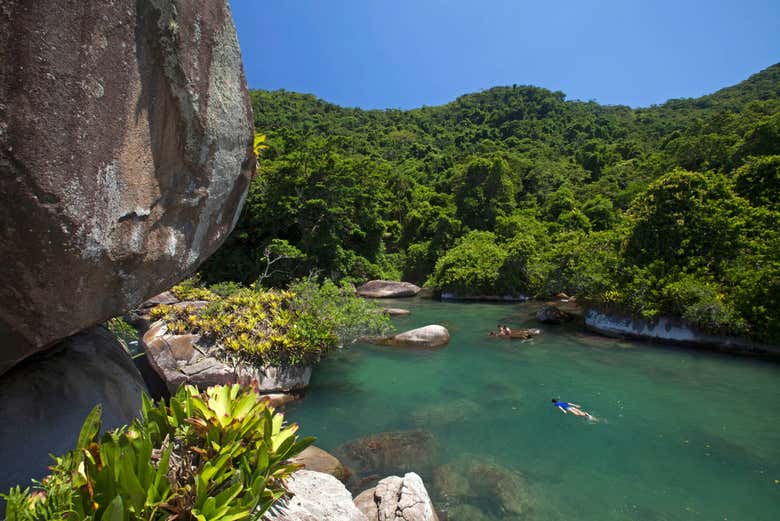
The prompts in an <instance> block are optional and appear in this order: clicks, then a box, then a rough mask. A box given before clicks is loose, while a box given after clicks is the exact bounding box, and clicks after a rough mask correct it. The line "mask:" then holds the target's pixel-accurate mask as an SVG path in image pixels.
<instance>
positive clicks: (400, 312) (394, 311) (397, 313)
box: [382, 308, 412, 317]
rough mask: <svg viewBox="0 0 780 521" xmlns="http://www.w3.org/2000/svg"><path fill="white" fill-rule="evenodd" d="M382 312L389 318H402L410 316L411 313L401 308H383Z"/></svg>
mask: <svg viewBox="0 0 780 521" xmlns="http://www.w3.org/2000/svg"><path fill="white" fill-rule="evenodd" d="M382 312H383V313H384V314H385V315H390V316H391V317H403V316H406V315H411V314H412V312H411V311H409V310H408V309H403V308H384V309H383V310H382Z"/></svg>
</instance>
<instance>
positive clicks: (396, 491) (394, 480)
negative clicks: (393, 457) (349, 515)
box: [355, 472, 439, 521]
mask: <svg viewBox="0 0 780 521" xmlns="http://www.w3.org/2000/svg"><path fill="white" fill-rule="evenodd" d="M355 505H357V507H358V509H360V511H361V512H363V514H365V516H366V518H367V519H368V521H439V518H438V516H437V515H436V510H435V509H434V508H433V503H432V502H431V498H430V497H429V495H428V491H427V490H426V489H425V485H424V484H423V481H422V478H420V476H419V475H417V474H415V473H414V472H408V473H406V474H405V475H404V477H403V478H401V477H399V476H389V477H387V478H384V479H383V480H381V481H380V482H379V483H378V484H377V486H376V487H374V488H371V489H368V490H366V491H364V492H362V493H361V494H360V495H358V496H357V497H356V498H355Z"/></svg>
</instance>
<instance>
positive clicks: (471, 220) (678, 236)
mask: <svg viewBox="0 0 780 521" xmlns="http://www.w3.org/2000/svg"><path fill="white" fill-rule="evenodd" d="M251 97H252V103H253V107H254V114H255V127H256V128H258V129H262V131H263V132H264V133H265V134H266V135H267V140H266V141H265V144H266V145H267V146H268V148H267V149H266V150H265V151H264V152H263V161H262V163H261V165H260V167H259V170H258V175H257V177H256V178H255V179H253V181H252V185H251V188H250V193H249V197H248V199H247V204H246V206H245V209H244V213H243V215H242V216H241V218H240V220H239V223H238V225H237V227H236V230H235V231H234V233H233V234H232V235H231V237H230V238H229V239H228V241H227V242H226V244H225V246H224V247H223V248H222V249H220V250H219V251H218V252H217V253H216V254H215V255H214V256H213V257H212V258H211V259H210V260H209V261H208V262H207V264H206V265H205V270H204V276H205V279H206V281H207V282H209V283H212V282H216V281H221V280H228V279H229V280H236V281H240V282H244V283H251V282H253V281H256V280H257V279H258V277H259V276H261V275H262V274H263V273H264V270H265V267H266V262H267V260H268V259H267V258H266V257H264V250H265V248H266V246H268V245H269V244H271V243H272V241H274V240H281V241H287V243H288V244H289V245H290V246H292V247H295V248H297V249H298V250H299V251H300V252H301V253H302V256H301V257H299V258H297V259H295V260H294V261H292V260H291V261H289V262H287V261H284V262H280V266H283V267H282V269H281V270H279V272H277V273H275V274H274V276H273V277H271V278H268V279H265V280H264V281H263V284H264V285H267V286H272V287H284V286H285V285H287V284H288V283H289V282H290V281H292V280H295V279H296V278H300V277H302V276H306V274H308V273H309V272H311V271H312V270H322V272H323V273H324V275H326V276H327V277H329V278H332V279H334V280H349V281H355V282H359V281H362V280H365V279H369V278H379V277H388V278H396V277H398V276H399V275H402V276H403V278H405V279H407V280H411V281H413V282H418V283H419V282H422V281H425V280H428V281H429V283H430V284H434V285H439V288H440V289H447V288H449V289H454V288H458V291H466V292H468V293H472V294H479V293H492V292H496V291H500V290H501V291H504V290H507V291H508V290H512V291H534V292H540V293H543V294H544V293H547V292H552V293H556V292H557V291H561V290H563V289H564V288H568V290H567V292H568V291H576V292H577V296H578V297H580V298H581V299H583V300H585V301H593V302H604V303H607V302H609V303H611V304H612V305H614V306H618V307H621V308H623V309H622V310H628V311H631V312H633V313H636V314H638V315H642V316H648V317H656V316H659V315H662V314H665V313H672V314H674V315H675V316H679V317H680V318H682V315H683V314H685V311H684V310H683V309H682V308H680V307H677V306H674V305H672V304H671V302H672V300H674V299H671V300H670V298H668V296H669V295H671V294H672V293H674V292H673V291H672V290H669V291H665V289H664V288H665V287H666V285H668V284H676V283H677V282H678V281H680V280H683V278H684V277H686V276H688V275H690V276H694V277H696V278H697V280H699V281H702V282H701V283H702V284H704V285H705V286H706V287H710V286H713V285H714V286H713V287H717V288H719V290H718V295H721V294H722V295H723V297H719V299H720V300H719V302H720V303H721V304H722V305H723V306H724V307H723V310H724V311H723V313H720V312H718V313H715V311H714V310H715V307H711V308H708V309H711V311H712V313H714V315H713V316H715V315H718V316H721V317H726V318H725V319H724V320H727V321H730V323H731V326H733V327H731V329H732V331H748V333H746V334H749V335H751V336H753V337H754V338H758V339H763V340H771V339H774V340H773V341H775V342H777V341H780V338H779V337H778V336H777V334H776V331H777V326H776V324H777V321H778V318H777V307H776V301H777V298H775V297H774V295H775V294H777V292H775V293H772V292H771V291H769V290H768V289H766V288H770V289H771V288H773V287H774V286H773V284H775V281H776V273H777V271H776V265H777V262H778V253H777V251H778V250H777V248H773V247H772V245H773V244H775V242H774V241H776V239H775V238H774V237H775V236H776V234H773V233H771V230H774V229H776V228H777V212H778V195H777V194H778V193H780V189H778V164H779V160H778V159H777V158H778V156H779V155H780V148H778V147H780V64H778V65H774V66H772V67H770V68H768V69H766V70H765V71H762V72H760V73H759V74H756V75H754V76H752V77H751V78H749V79H748V80H746V81H744V82H742V83H741V84H739V85H736V86H734V87H730V88H727V89H723V90H721V91H718V92H716V93H714V94H711V95H708V96H704V97H701V98H697V99H678V100H669V101H668V102H666V103H664V104H662V105H657V106H652V107H649V108H641V109H631V108H629V107H621V106H600V105H598V104H596V103H594V102H581V101H566V100H565V96H564V94H563V93H561V92H551V91H548V90H545V89H540V88H536V87H528V86H512V87H496V88H492V89H488V90H486V91H482V92H479V93H475V94H468V95H465V96H461V97H460V98H458V99H456V100H455V101H453V102H452V103H448V104H446V105H443V106H440V107H423V108H421V109H416V110H409V111H399V110H386V111H376V110H360V109H349V108H342V107H338V106H336V105H332V104H329V103H327V102H324V101H322V100H318V99H316V98H315V97H313V96H310V95H302V94H296V93H291V92H285V91H278V92H264V91H253V92H252V93H251ZM773 219H774V221H773ZM475 230H476V231H484V232H491V233H493V234H495V237H494V239H492V240H487V241H485V240H480V241H477V240H476V239H475V237H476V236H474V237H471V236H470V235H469V234H470V233H471V232H473V231H475ZM518 235H521V236H522V237H532V238H533V239H534V241H535V242H534V243H533V248H532V250H531V249H529V250H528V251H529V252H530V251H532V253H524V254H523V255H520V256H515V255H514V254H510V251H509V250H510V249H511V247H510V243H511V241H513V239H514V238H515V237H516V236H518ZM467 237H469V238H468V239H466V238H467ZM587 244H592V245H593V246H594V247H595V248H596V251H597V252H598V253H597V254H593V253H591V252H590V251H588V250H587V249H586V248H585V247H584V246H583V245H587ZM456 245H458V246H456ZM526 246H529V248H530V243H529V244H528V245H526ZM483 247H484V250H483V249H482V248H483ZM570 252H577V256H578V258H576V256H575V255H574V254H571V253H570ZM493 255H497V257H493ZM510 257H511V258H512V259H514V260H509V259H510ZM603 259H609V262H606V261H603ZM458 262H464V263H465V264H462V265H459V264H458ZM610 263H611V264H610ZM505 264H506V267H504V266H505ZM510 265H511V266H514V268H510V267H509V266H510ZM502 267H504V268H503V271H502ZM514 269H517V270H519V271H518V272H517V273H515V271H514ZM756 273H758V274H759V275H760V276H761V277H763V278H764V279H766V280H767V281H768V283H767V284H768V285H764V284H760V283H758V282H757V280H758V277H759V275H756ZM515 275H516V276H515ZM759 300H760V301H759ZM710 302H714V301H712V300H711V299H710ZM686 309H687V308H686ZM706 315H707V313H704V312H703V311H702V312H701V313H693V312H690V313H688V315H687V316H689V317H699V318H696V322H697V323H699V324H704V325H705V326H706V327H708V328H711V329H712V328H715V329H718V330H721V329H722V328H721V326H720V325H718V324H720V322H721V321H719V320H715V319H708V318H706ZM728 317H731V318H728ZM772 331H774V332H775V333H772Z"/></svg>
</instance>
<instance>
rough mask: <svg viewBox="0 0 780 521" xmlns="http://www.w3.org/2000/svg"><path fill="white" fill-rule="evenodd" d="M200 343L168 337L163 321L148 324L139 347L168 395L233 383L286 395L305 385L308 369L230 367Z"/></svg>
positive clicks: (197, 339) (190, 337)
mask: <svg viewBox="0 0 780 521" xmlns="http://www.w3.org/2000/svg"><path fill="white" fill-rule="evenodd" d="M182 304H183V303H182ZM177 305H178V304H177ZM200 340H201V337H200V335H174V334H171V333H168V328H167V326H166V325H165V323H164V322H163V321H157V322H155V323H154V324H152V326H151V327H150V328H149V330H148V331H147V332H146V333H145V334H144V335H143V337H142V338H141V347H142V348H143V349H144V351H145V352H146V356H147V357H148V359H149V364H150V365H151V366H152V368H153V369H154V370H155V371H156V372H157V374H159V375H160V378H162V380H163V381H164V382H165V385H166V386H167V387H168V390H169V391H170V392H171V393H175V392H176V390H177V389H178V388H179V386H181V385H187V384H190V385H195V386H198V387H201V388H203V387H208V386H211V385H224V384H233V383H243V384H247V385H249V384H252V385H254V386H255V387H256V388H257V389H258V390H259V391H260V392H262V393H266V394H270V393H279V392H282V393H289V392H290V391H295V390H300V389H303V388H305V387H306V386H307V385H309V380H310V379H311V371H312V368H311V367H310V366H302V367H286V368H280V367H272V366H266V367H262V366H254V365H249V364H242V363H236V364H235V365H233V364H229V363H227V362H225V361H224V360H221V359H220V358H218V357H217V356H216V355H215V349H216V348H215V347H213V346H202V345H199V342H200Z"/></svg>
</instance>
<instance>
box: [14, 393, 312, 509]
mask: <svg viewBox="0 0 780 521" xmlns="http://www.w3.org/2000/svg"><path fill="white" fill-rule="evenodd" d="M142 404H143V405H142V411H141V418H140V419H137V420H135V421H134V422H133V424H132V425H130V426H129V427H121V428H119V429H116V430H114V431H110V432H107V433H105V434H104V435H103V436H102V437H101V436H98V433H99V431H100V418H101V408H100V406H99V405H98V406H96V407H95V408H94V409H93V410H92V412H91V413H90V414H89V415H88V416H87V419H86V421H85V422H84V425H83V427H82V429H81V433H80V435H79V438H78V443H77V445H76V448H75V449H74V450H72V451H70V452H68V453H67V454H65V455H64V456H59V457H55V458H54V461H55V464H54V465H53V466H52V467H51V470H52V474H51V475H50V476H48V477H46V478H45V479H44V480H43V481H42V482H40V483H36V485H35V490H34V491H31V489H30V488H26V489H24V490H21V488H20V487H18V486H17V487H16V488H14V489H12V490H11V491H10V492H9V493H8V494H7V495H3V497H4V498H5V499H6V501H7V511H6V516H7V519H8V520H9V521H39V520H55V519H56V520H59V519H66V518H67V519H68V520H83V519H105V520H110V521H113V520H125V521H134V520H141V519H143V520H163V519H195V520H198V521H205V520H209V521H233V520H240V519H247V518H251V519H259V518H260V517H262V515H263V514H264V513H265V512H266V511H267V510H268V508H269V507H270V506H271V505H272V504H273V503H274V502H275V501H276V500H277V499H278V498H279V497H280V496H281V495H282V494H283V490H282V487H281V480H282V479H284V478H285V477H286V476H288V475H289V474H290V473H292V472H293V471H294V470H296V469H297V468H298V467H297V466H296V465H293V464H289V463H287V460H289V459H290V458H291V457H292V456H294V455H296V454H298V453H300V452H301V451H302V450H303V449H304V448H306V447H307V446H308V445H310V444H311V443H312V441H313V439H312V438H306V439H298V438H297V436H296V435H295V433H296V431H297V425H295V424H293V425H284V422H283V417H282V415H280V414H278V413H276V412H275V411H274V410H273V409H272V408H270V407H268V405H267V402H266V401H261V400H259V399H258V395H257V393H256V392H255V391H254V390H252V389H251V388H241V387H239V386H238V385H233V386H217V387H210V388H209V389H207V390H206V391H205V392H203V393H201V392H199V391H198V390H197V389H196V388H195V387H192V386H186V387H182V388H180V389H179V391H178V392H177V393H176V395H175V396H173V397H172V398H171V400H170V403H169V404H168V405H166V404H165V402H163V401H160V402H158V403H156V404H155V403H153V402H152V401H150V400H149V398H148V397H146V396H145V395H144V396H143V400H142Z"/></svg>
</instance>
